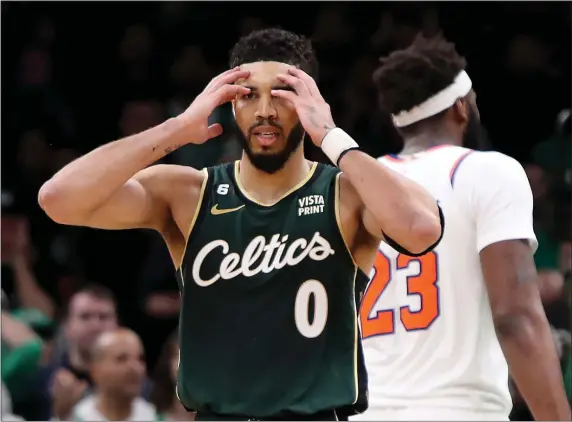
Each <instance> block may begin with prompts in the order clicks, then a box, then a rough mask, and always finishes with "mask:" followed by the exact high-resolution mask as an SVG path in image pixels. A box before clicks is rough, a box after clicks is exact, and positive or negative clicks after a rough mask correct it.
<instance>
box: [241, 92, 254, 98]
mask: <svg viewBox="0 0 572 422" xmlns="http://www.w3.org/2000/svg"><path fill="white" fill-rule="evenodd" d="M253 98H254V93H253V92H249V93H248V94H244V95H243V96H242V99H243V100H252V99H253Z"/></svg>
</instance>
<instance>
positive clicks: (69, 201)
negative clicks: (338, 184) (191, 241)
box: [38, 69, 248, 253]
mask: <svg viewBox="0 0 572 422" xmlns="http://www.w3.org/2000/svg"><path fill="white" fill-rule="evenodd" d="M246 76H248V72H246V71H242V70H239V69H231V70H228V71H226V72H224V73H222V74H220V75H219V76H217V77H216V78H214V79H213V80H212V81H211V82H210V83H209V85H208V86H207V87H206V88H205V90H204V91H203V92H202V93H201V94H200V95H199V96H198V97H197V98H196V99H195V101H194V102H193V103H192V104H191V105H190V106H189V108H188V109H187V110H185V111H184V112H183V113H182V114H180V115H179V116H177V117H176V118H172V119H169V120H167V121H165V122H164V123H162V124H160V125H158V126H156V127H153V128H151V129H149V130H146V131H144V132H141V133H139V134H136V135H133V136H129V137H127V138H124V139H120V140H118V141H115V142H111V143H109V144H106V145H103V146H101V147H99V148H97V149H95V150H94V151H92V152H90V153H89V154H86V155H85V156H83V157H80V158H78V159H77V160H75V161H73V162H72V163H70V164H68V165H67V166H65V167H64V168H62V169H61V170H60V171H59V172H57V173H56V174H55V175H54V176H53V177H52V178H51V179H50V180H48V181H47V182H46V183H45V184H44V185H43V186H42V188H41V189H40V192H39V195H38V201H39V203H40V206H41V207H42V208H43V209H44V211H45V212H46V213H47V214H48V216H49V217H50V218H52V219H53V220H54V221H56V222H57V223H60V224H68V225H76V226H87V227H94V228H101V229H131V228H150V229H155V230H158V231H160V232H161V233H162V234H163V236H164V237H165V238H166V240H168V242H170V241H174V245H172V246H175V248H178V246H177V245H178V244H180V243H182V244H183V245H184V236H185V235H186V234H187V233H186V228H187V227H188V223H187V222H188V221H189V220H190V218H191V216H192V215H193V212H194V211H193V210H194V208H195V207H196V204H195V205H194V206H193V204H190V205H191V206H189V204H187V203H182V204H181V201H188V200H192V198H193V195H190V199H180V198H181V196H184V195H180V194H181V189H187V190H188V191H189V192H187V193H191V194H192V192H195V191H197V186H199V189H200V184H201V183H202V178H203V175H202V173H200V172H199V171H197V170H195V169H190V168H176V166H152V167H149V168H148V166H150V165H152V164H153V163H154V162H156V161H157V160H159V159H161V158H162V157H164V156H165V155H167V154H168V153H170V152H171V151H173V150H175V149H177V148H179V147H181V146H183V145H185V144H188V143H203V142H205V141H207V140H208V139H210V138H213V137H215V136H218V135H220V133H222V127H221V126H220V125H218V124H215V125H211V126H208V123H207V119H208V116H209V115H210V114H211V113H212V111H213V110H214V109H215V108H216V107H217V106H218V105H220V104H222V103H224V102H227V101H230V100H231V99H232V98H234V97H235V96H236V95H237V94H239V93H241V94H245V93H248V89H247V88H245V87H242V86H238V85H233V83H234V82H235V81H236V80H237V79H240V78H244V77H246ZM171 223H174V224H171ZM175 226H176V227H177V228H178V231H179V235H176V234H175V235H174V233H177V231H176V230H173V229H174V227H175ZM177 238H179V240H177V241H175V239H177ZM181 238H182V239H183V240H182V241H181V240H180V239H181ZM170 246H171V245H170ZM172 253H173V250H172Z"/></svg>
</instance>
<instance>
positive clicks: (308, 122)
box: [272, 66, 336, 147]
mask: <svg viewBox="0 0 572 422" xmlns="http://www.w3.org/2000/svg"><path fill="white" fill-rule="evenodd" d="M278 79H279V80H281V81H282V82H284V83H285V84H286V85H288V86H289V87H291V88H292V89H293V91H289V90H285V89H276V90H272V95H274V96H275V97H279V98H283V99H285V100H287V101H290V102H292V104H294V107H296V112H297V113H298V117H299V118H300V123H301V124H302V126H303V127H304V130H306V133H308V135H310V138H311V139H312V142H313V143H314V144H316V145H317V146H318V147H319V146H320V145H322V141H323V139H324V137H325V136H326V134H327V133H328V132H329V131H330V130H332V129H333V128H335V127H336V125H335V124H334V119H333V117H332V112H331V110H330V105H329V104H328V103H327V102H326V100H324V98H323V97H322V94H321V93H320V90H319V89H318V85H316V81H315V80H314V78H312V77H311V76H310V75H308V74H307V73H306V72H304V71H303V70H301V69H298V68H297V67H294V66H292V67H291V68H289V69H288V74H280V75H278Z"/></svg>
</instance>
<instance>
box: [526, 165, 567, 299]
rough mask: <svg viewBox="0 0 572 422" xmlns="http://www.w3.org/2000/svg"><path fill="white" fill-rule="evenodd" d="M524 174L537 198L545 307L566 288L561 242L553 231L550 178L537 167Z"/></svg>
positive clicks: (528, 167) (538, 260) (536, 225)
mask: <svg viewBox="0 0 572 422" xmlns="http://www.w3.org/2000/svg"><path fill="white" fill-rule="evenodd" d="M525 170H526V174H527V176H528V180H529V182H530V187H531V189H532V195H533V198H534V231H535V233H536V236H537V238H538V249H537V251H536V253H535V254H534V261H535V264H536V267H537V269H538V276H539V282H540V286H539V287H540V294H541V296H542V300H543V302H544V303H545V304H546V303H550V302H552V301H554V300H555V299H556V298H558V297H560V295H561V293H562V288H563V286H564V275H563V274H562V272H561V271H560V268H561V263H560V259H561V254H560V242H558V239H557V237H556V236H554V234H555V233H554V232H555V231H556V230H558V227H554V217H553V214H554V209H553V202H552V198H551V196H550V191H551V187H550V180H549V178H548V175H547V174H546V173H545V172H544V170H543V169H542V168H541V167H540V166H537V165H535V164H528V165H526V166H525Z"/></svg>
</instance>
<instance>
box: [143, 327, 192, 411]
mask: <svg viewBox="0 0 572 422" xmlns="http://www.w3.org/2000/svg"><path fill="white" fill-rule="evenodd" d="M178 369H179V341H178V339H177V332H176V331H175V332H174V333H172V334H171V335H170V336H169V338H168V339H167V341H166V342H165V344H164V345H163V349H162V351H161V355H160V356H159V360H158V362H157V365H156V366H155V375H154V377H153V392H152V393H151V403H153V404H154V405H155V408H156V409H157V412H159V413H160V414H161V415H162V416H163V420H166V421H194V420H195V412H189V411H187V410H186V409H185V408H184V407H183V405H182V404H181V402H180V401H179V398H178V397H177V393H176V383H177V370H178Z"/></svg>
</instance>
